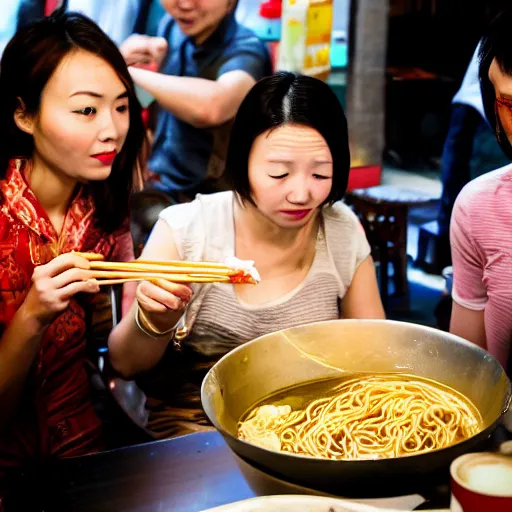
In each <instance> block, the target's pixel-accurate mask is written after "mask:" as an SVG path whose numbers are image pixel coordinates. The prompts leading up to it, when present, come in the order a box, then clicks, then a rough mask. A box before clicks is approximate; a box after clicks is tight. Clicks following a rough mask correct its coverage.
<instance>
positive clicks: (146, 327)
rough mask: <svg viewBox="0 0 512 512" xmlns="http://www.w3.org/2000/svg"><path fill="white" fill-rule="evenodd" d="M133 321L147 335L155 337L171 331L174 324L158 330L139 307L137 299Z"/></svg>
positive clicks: (173, 328)
mask: <svg viewBox="0 0 512 512" xmlns="http://www.w3.org/2000/svg"><path fill="white" fill-rule="evenodd" d="M135 323H136V325H137V327H138V328H139V329H140V330H141V331H142V332H143V333H144V334H146V335H147V336H149V337H151V338H154V339H157V338H161V337H162V336H166V335H167V334H170V333H172V332H173V331H174V330H175V329H176V326H174V327H171V328H170V329H167V330H166V331H160V330H159V329H157V328H156V327H155V326H154V325H153V324H152V323H151V322H150V320H149V319H148V317H147V316H146V315H145V313H144V311H143V309H142V308H141V307H140V305H139V302H138V301H137V311H136V312H135Z"/></svg>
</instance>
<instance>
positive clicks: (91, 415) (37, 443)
mask: <svg viewBox="0 0 512 512" xmlns="http://www.w3.org/2000/svg"><path fill="white" fill-rule="evenodd" d="M28 165H30V163H29V162H28V161H26V160H21V159H16V160H13V161H11V163H10V166H9V169H8V173H7V175H6V178H5V180H3V181H0V335H1V334H2V333H3V332H4V330H5V328H6V327H7V326H8V325H9V323H10V321H11V319H12V318H13V316H14V315H15V313H16V311H17V310H18V308H19V307H20V306H21V304H22V303H23V301H24V300H25V297H26V295H27V293H28V290H29V289H30V286H31V276H32V273H33V271H34V267H35V266H37V265H41V264H45V263H48V262H49V261H50V260H51V259H52V258H54V257H56V256H57V255H59V254H62V253H66V252H70V251H73V250H74V251H80V252H96V253H100V254H103V256H104V257H105V259H107V260H108V259H113V260H116V259H117V258H119V257H121V256H122V257H123V258H124V259H127V256H129V255H132V256H131V258H133V247H132V246H131V244H132V240H131V235H130V232H129V229H128V228H129V224H128V223H127V224H126V227H123V228H122V229H120V230H119V231H118V232H116V233H111V234H106V233H105V232H104V231H103V230H101V229H100V228H99V227H98V226H97V225H96V222H95V216H94V211H95V208H94V201H93V199H92V197H91V196H90V195H89V194H87V192H86V188H85V187H82V188H81V189H80V190H79V191H78V193H77V194H76V196H75V197H74V199H73V200H72V203H71V205H70V207H69V210H68V212H67V215H66V218H65V221H64V225H63V228H62V232H61V234H60V236H58V235H57V233H56V232H55V229H54V228H53V226H52V224H51V222H50V220H49V218H48V216H47V215H46V213H45V211H44V210H43V208H42V206H41V205H40V204H39V202H38V201H37V199H36V197H35V196H34V194H33V193H32V192H31V190H30V188H29V186H28V183H27V182H26V180H25V178H24V172H25V168H26V166H28ZM131 258H129V259H131ZM84 295H85V294H84ZM87 298H88V297H86V296H83V297H81V296H76V297H75V298H74V299H73V300H72V301H71V303H70V305H69V307H68V308H67V309H66V310H65V311H64V312H63V313H62V314H60V315H59V316H58V317H57V318H56V319H55V321H54V322H53V323H52V324H51V325H50V326H49V327H48V328H47V330H46V332H45V334H44V336H43V338H42V341H41V348H40V352H39V356H38V357H37V359H36V361H35V363H34V365H33V368H32V371H31V372H30V374H29V378H28V379H27V382H26V385H25V389H24V394H23V396H22V399H21V403H20V404H19V407H18V412H17V414H16V417H15V418H14V420H13V421H12V422H11V423H10V424H9V426H8V427H7V429H6V431H3V432H2V433H1V435H0V475H1V474H2V472H3V471H4V470H5V469H6V468H7V467H12V466H20V465H23V464H24V463H26V462H27V461H34V459H37V458H45V457H68V456H76V455H81V454H85V453H89V452H93V451H97V450H98V449H101V447H102V429H101V423H100V420H99V418H98V417H97V416H96V414H95V412H94V410H93V406H92V401H91V396H90V388H89V380H88V375H87V371H86V367H85V358H86V338H85V337H86V309H85V308H86V307H87V302H86V301H87Z"/></svg>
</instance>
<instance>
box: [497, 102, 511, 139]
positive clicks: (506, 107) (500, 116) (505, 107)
mask: <svg viewBox="0 0 512 512" xmlns="http://www.w3.org/2000/svg"><path fill="white" fill-rule="evenodd" d="M494 113H495V115H496V121H497V122H496V136H497V137H498V140H499V141H500V142H504V140H503V136H505V139H507V140H508V139H509V138H512V100H509V99H503V98H496V99H495V100H494ZM503 132H504V133H503Z"/></svg>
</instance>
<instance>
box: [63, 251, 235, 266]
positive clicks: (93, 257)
mask: <svg viewBox="0 0 512 512" xmlns="http://www.w3.org/2000/svg"><path fill="white" fill-rule="evenodd" d="M73 254H76V255H77V256H81V257H82V258H85V259H86V260H89V261H90V262H91V263H93V264H94V265H96V264H98V263H104V264H105V265H110V264H111V263H110V262H108V261H104V259H105V258H104V257H103V255H102V254H97V253H94V252H78V251H73ZM118 263H123V264H130V265H131V264H133V263H136V264H139V263H140V264H143V265H158V266H166V267H193V268H194V269H197V268H205V269H206V268H208V269H210V268H212V269H219V270H233V269H232V268H231V267H228V266H227V265H224V264H223V263H217V262H214V261H182V260H167V261H162V260H134V261H133V262H118ZM116 264H117V263H116ZM91 268H93V267H92V266H91ZM98 268H99V267H98Z"/></svg>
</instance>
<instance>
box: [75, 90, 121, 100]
mask: <svg viewBox="0 0 512 512" xmlns="http://www.w3.org/2000/svg"><path fill="white" fill-rule="evenodd" d="M78 95H84V96H91V97H92V98H103V94H99V93H97V92H93V91H77V92H74V93H73V94H71V95H70V96H69V97H70V98H72V97H73V96H78ZM127 97H128V91H124V92H122V93H121V94H120V95H119V96H118V97H117V98H116V100H120V99H122V98H127Z"/></svg>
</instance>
